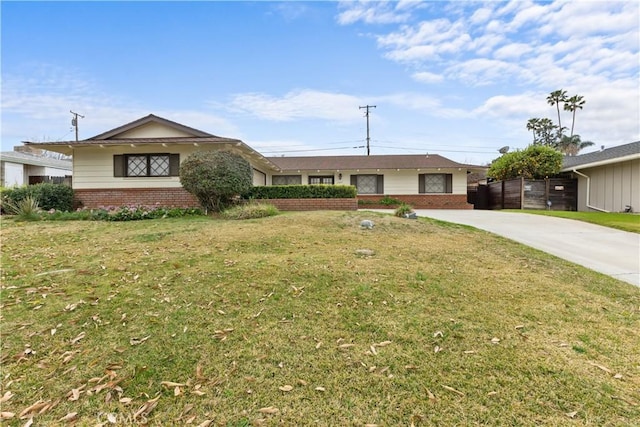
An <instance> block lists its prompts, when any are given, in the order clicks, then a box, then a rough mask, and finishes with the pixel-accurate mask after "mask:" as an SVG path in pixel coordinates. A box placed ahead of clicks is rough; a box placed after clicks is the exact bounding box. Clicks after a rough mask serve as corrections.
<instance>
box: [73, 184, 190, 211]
mask: <svg viewBox="0 0 640 427" xmlns="http://www.w3.org/2000/svg"><path fill="white" fill-rule="evenodd" d="M74 198H75V206H76V207H85V208H100V207H107V206H113V207H119V206H125V205H136V206H139V205H147V206H155V205H158V206H162V207H165V208H173V207H175V208H192V207H194V208H197V207H199V206H200V203H198V199H196V198H195V197H194V196H193V195H191V194H190V193H188V192H187V191H186V190H185V189H183V188H120V189H116V188H114V189H105V190H102V189H94V190H85V189H82V190H80V189H79V190H74Z"/></svg>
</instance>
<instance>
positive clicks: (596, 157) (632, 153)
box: [562, 141, 640, 171]
mask: <svg viewBox="0 0 640 427" xmlns="http://www.w3.org/2000/svg"><path fill="white" fill-rule="evenodd" d="M633 159H640V141H636V142H632V143H630V144H624V145H618V146H617V147H611V148H605V149H604V150H600V151H596V152H593V153H587V154H581V155H579V156H566V157H565V158H564V160H563V164H562V170H563V171H568V170H571V169H576V168H578V167H579V168H588V167H595V166H603V165H608V164H611V163H618V162H623V161H627V160H633Z"/></svg>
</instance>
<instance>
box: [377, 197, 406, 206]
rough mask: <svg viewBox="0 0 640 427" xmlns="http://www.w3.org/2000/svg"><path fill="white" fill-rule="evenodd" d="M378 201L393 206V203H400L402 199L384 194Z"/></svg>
mask: <svg viewBox="0 0 640 427" xmlns="http://www.w3.org/2000/svg"><path fill="white" fill-rule="evenodd" d="M378 203H380V204H381V205H383V206H395V205H402V204H403V201H402V200H399V199H394V198H393V197H389V196H384V197H383V198H382V199H380V201H379V202H378Z"/></svg>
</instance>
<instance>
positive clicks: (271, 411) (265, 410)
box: [258, 406, 280, 415]
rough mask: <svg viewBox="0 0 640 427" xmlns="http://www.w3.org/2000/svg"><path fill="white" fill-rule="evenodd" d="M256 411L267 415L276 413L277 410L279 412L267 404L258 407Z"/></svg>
mask: <svg viewBox="0 0 640 427" xmlns="http://www.w3.org/2000/svg"><path fill="white" fill-rule="evenodd" d="M258 412H260V413H262V414H269V415H273V414H277V413H278V412H280V410H279V409H278V408H276V407H274V406H267V407H266V408H260V409H258Z"/></svg>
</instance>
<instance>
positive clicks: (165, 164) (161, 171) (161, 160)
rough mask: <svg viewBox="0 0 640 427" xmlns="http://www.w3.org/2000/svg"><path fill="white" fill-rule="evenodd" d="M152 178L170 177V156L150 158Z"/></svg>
mask: <svg viewBox="0 0 640 427" xmlns="http://www.w3.org/2000/svg"><path fill="white" fill-rule="evenodd" d="M149 165H150V167H151V173H150V175H151V176H169V156H166V155H160V156H157V155H152V156H150V157H149Z"/></svg>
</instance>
